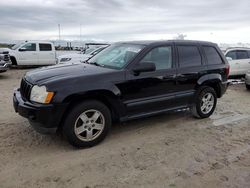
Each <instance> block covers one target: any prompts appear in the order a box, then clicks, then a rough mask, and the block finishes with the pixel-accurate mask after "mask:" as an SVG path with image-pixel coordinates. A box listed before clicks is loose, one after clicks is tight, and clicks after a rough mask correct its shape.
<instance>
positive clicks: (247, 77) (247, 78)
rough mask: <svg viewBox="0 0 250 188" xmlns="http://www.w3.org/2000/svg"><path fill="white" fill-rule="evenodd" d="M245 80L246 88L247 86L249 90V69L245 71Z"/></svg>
mask: <svg viewBox="0 0 250 188" xmlns="http://www.w3.org/2000/svg"><path fill="white" fill-rule="evenodd" d="M245 82H246V88H247V89H248V90H250V69H249V70H248V72H247V73H246V79H245Z"/></svg>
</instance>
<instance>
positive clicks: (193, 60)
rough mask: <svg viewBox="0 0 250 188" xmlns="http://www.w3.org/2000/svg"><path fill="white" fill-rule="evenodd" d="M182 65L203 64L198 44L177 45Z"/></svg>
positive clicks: (180, 64)
mask: <svg viewBox="0 0 250 188" xmlns="http://www.w3.org/2000/svg"><path fill="white" fill-rule="evenodd" d="M177 48H178V53H179V66H180V67H193V66H200V65H201V64H202V60H201V55H200V52H199V49H198V47H197V46H177Z"/></svg>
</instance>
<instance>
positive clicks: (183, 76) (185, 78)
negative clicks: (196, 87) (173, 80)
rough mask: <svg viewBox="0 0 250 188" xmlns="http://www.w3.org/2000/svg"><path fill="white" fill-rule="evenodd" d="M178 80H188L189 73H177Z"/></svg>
mask: <svg viewBox="0 0 250 188" xmlns="http://www.w3.org/2000/svg"><path fill="white" fill-rule="evenodd" d="M177 80H178V81H187V80H188V78H187V75H184V74H178V75H177Z"/></svg>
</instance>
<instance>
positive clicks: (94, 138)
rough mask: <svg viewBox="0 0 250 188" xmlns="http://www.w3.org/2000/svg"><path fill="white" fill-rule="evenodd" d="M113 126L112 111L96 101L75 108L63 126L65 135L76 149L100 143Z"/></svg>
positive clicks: (86, 102) (83, 103)
mask: <svg viewBox="0 0 250 188" xmlns="http://www.w3.org/2000/svg"><path fill="white" fill-rule="evenodd" d="M110 126H111V113H110V110H109V109H108V108H107V106H105V105H104V104H103V103H101V102H99V101H95V100H90V101H85V102H82V103H80V104H79V105H77V106H75V107H74V108H73V109H72V110H71V111H70V112H69V114H68V116H67V117H66V119H65V122H64V125H63V134H64V135H65V137H66V138H67V140H68V141H69V143H70V144H71V145H73V146H75V147H91V146H94V145H97V144H98V143H100V142H101V141H102V140H103V139H104V138H105V137H106V135H107V133H108V131H109V129H110Z"/></svg>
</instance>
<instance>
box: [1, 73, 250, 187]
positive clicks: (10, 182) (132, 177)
mask: <svg viewBox="0 0 250 188" xmlns="http://www.w3.org/2000/svg"><path fill="white" fill-rule="evenodd" d="M26 71H28V70H24V69H22V70H10V71H8V72H6V73H3V74H0V187H1V188H5V187H11V188H12V187H25V188H26V187H60V188H61V187H83V188H84V187H86V188H87V187H88V188H92V187H108V188H110V187H126V188H127V187H154V188H155V187H156V188H157V187H162V188H163V187H164V188H165V187H191V188H195V187H199V188H200V187H211V188H216V187H220V188H221V187H227V188H231V187H232V188H236V187H239V188H245V187H246V188H249V187H250V100H249V99H250V92H248V91H247V90H246V89H245V87H244V85H243V84H239V85H233V86H230V87H229V89H228V90H227V93H226V94H225V95H224V97H223V98H222V99H220V100H219V102H218V106H217V109H216V112H215V113H214V115H213V116H211V118H208V119H204V120H197V119H194V118H193V117H192V116H191V114H190V113H189V112H188V111H186V112H176V113H167V114H164V115H159V116H155V117H151V118H144V119H142V120H137V121H131V122H128V123H126V124H117V125H114V126H113V129H112V131H111V133H110V134H109V136H108V137H107V138H106V140H105V141H104V142H102V143H101V144H99V145H98V146H96V147H93V148H89V149H82V150H77V149H75V148H73V147H71V146H70V145H69V144H68V143H67V142H66V141H64V140H63V139H62V138H61V137H60V136H57V135H49V136H48V135H46V136H44V135H40V134H38V133H36V132H35V131H34V130H33V129H32V128H31V127H30V126H29V124H28V122H27V120H26V119H24V118H22V117H20V116H19V115H18V114H16V113H15V112H14V110H13V107H12V94H13V89H14V88H17V87H18V86H19V83H20V79H21V77H22V76H23V74H24V73H25V72H26Z"/></svg>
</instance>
